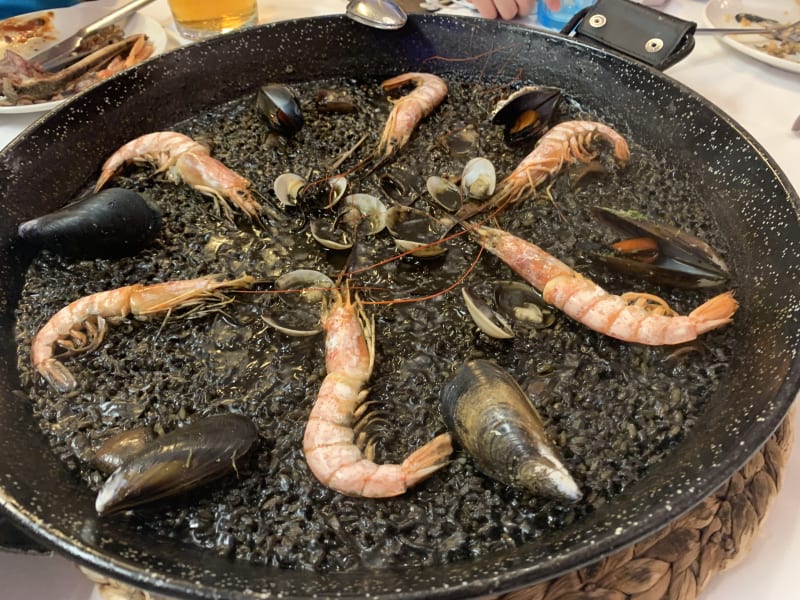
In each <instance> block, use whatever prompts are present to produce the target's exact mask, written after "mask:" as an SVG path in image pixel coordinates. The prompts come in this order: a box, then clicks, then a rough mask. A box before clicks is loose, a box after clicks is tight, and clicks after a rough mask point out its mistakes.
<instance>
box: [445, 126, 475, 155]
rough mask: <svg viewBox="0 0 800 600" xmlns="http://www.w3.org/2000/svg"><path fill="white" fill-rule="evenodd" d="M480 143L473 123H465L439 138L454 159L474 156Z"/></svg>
mask: <svg viewBox="0 0 800 600" xmlns="http://www.w3.org/2000/svg"><path fill="white" fill-rule="evenodd" d="M480 141H481V134H480V132H479V131H478V128H477V127H476V126H475V124H474V123H467V124H465V125H464V126H463V127H461V128H459V129H456V130H454V131H451V132H449V133H447V134H445V135H444V136H442V138H441V143H442V144H443V145H444V146H445V147H446V148H447V150H448V152H449V153H450V156H452V157H454V158H466V157H467V156H470V155H474V154H475V153H476V152H477V151H478V148H479V147H480Z"/></svg>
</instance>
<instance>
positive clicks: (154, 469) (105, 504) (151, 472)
mask: <svg viewBox="0 0 800 600" xmlns="http://www.w3.org/2000/svg"><path fill="white" fill-rule="evenodd" d="M257 438H258V432H257V430H256V427H255V425H254V424H253V421H252V420H250V419H248V418H247V417H244V416H241V415H235V414H226V415H217V416H213V417H205V418H202V419H200V420H198V421H195V422H194V423H192V424H191V425H187V426H186V427H183V428H181V429H176V430H175V431H172V432H170V433H168V434H166V435H162V436H160V437H157V438H155V439H154V440H152V441H151V442H148V443H147V444H146V445H145V446H144V447H143V448H141V449H140V450H139V451H138V452H136V453H135V454H134V455H133V456H131V457H130V458H129V459H128V460H126V461H125V462H124V463H123V464H122V465H121V466H120V467H119V468H117V469H116V470H115V471H114V472H113V473H112V474H111V475H110V476H109V478H108V479H107V480H106V482H105V484H104V485H103V487H102V488H101V489H100V492H99V493H98V494H97V499H96V501H95V509H96V510H97V512H98V514H100V515H107V514H111V513H115V512H119V511H121V510H125V509H129V508H134V507H137V506H140V505H142V504H147V503H150V502H153V501H155V500H160V499H162V498H167V497H171V496H175V495H177V494H182V493H184V492H187V491H189V490H192V489H195V488H197V487H199V486H201V485H204V484H206V483H208V482H210V481H213V480H215V479H219V478H220V477H223V476H224V475H227V474H229V473H233V472H235V471H236V469H237V465H236V461H237V460H238V459H239V458H241V457H242V456H244V455H245V454H246V453H247V452H248V451H249V450H250V448H251V447H252V446H253V445H254V444H255V442H256V439H257Z"/></svg>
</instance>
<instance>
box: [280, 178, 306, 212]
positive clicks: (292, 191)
mask: <svg viewBox="0 0 800 600" xmlns="http://www.w3.org/2000/svg"><path fill="white" fill-rule="evenodd" d="M307 184H308V181H307V180H306V178H305V177H301V176H300V175H297V174H295V173H281V174H280V175H278V176H277V177H276V178H275V182H274V183H273V184H272V190H273V191H274V192H275V196H277V198H278V202H280V203H281V206H297V199H298V198H299V197H300V193H301V192H302V191H303V188H305V187H306V185H307Z"/></svg>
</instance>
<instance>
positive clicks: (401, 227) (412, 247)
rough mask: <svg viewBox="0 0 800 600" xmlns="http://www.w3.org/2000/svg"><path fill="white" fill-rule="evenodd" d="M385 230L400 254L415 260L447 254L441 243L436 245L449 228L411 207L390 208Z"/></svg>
mask: <svg viewBox="0 0 800 600" xmlns="http://www.w3.org/2000/svg"><path fill="white" fill-rule="evenodd" d="M386 229H387V230H388V231H389V233H390V234H391V236H392V239H394V243H395V246H397V249H398V250H400V251H401V252H408V253H409V254H411V255H412V256H416V257H417V258H434V257H436V256H440V255H442V254H444V253H445V252H447V247H446V246H445V245H444V244H443V243H436V242H437V241H438V240H440V239H442V237H443V236H445V235H446V234H447V232H448V231H449V229H450V226H449V225H448V223H447V222H445V221H443V220H442V219H437V218H435V217H433V216H431V215H429V214H428V213H427V212H425V211H423V210H419V209H416V208H413V207H411V206H392V207H391V208H390V209H389V210H388V213H387V215H386Z"/></svg>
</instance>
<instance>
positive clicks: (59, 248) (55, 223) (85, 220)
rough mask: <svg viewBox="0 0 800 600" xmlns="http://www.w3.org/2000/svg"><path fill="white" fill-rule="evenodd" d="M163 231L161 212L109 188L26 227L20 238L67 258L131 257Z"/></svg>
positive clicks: (128, 192) (136, 196) (129, 192)
mask: <svg viewBox="0 0 800 600" xmlns="http://www.w3.org/2000/svg"><path fill="white" fill-rule="evenodd" d="M160 230H161V212H160V211H159V210H158V209H157V208H156V207H155V206H153V205H152V204H151V203H150V202H148V201H147V200H145V199H144V198H143V197H142V195H141V194H139V193H137V192H134V191H133V190H127V189H124V188H107V189H104V190H101V191H100V192H98V193H96V194H92V195H90V196H87V197H85V198H82V199H80V200H78V201H77V202H74V203H72V204H70V205H68V206H66V207H64V208H62V209H60V210H57V211H55V212H52V213H49V214H47V215H44V216H42V217H38V218H36V219H32V220H30V221H26V222H25V223H23V224H22V225H20V226H19V228H18V234H19V237H20V238H22V239H23V240H26V241H28V242H30V243H33V244H36V245H38V246H40V247H44V248H47V249H48V250H51V251H53V252H56V253H58V254H62V255H64V256H74V257H79V258H117V257H121V256H133V255H134V254H136V253H137V252H139V251H140V250H142V249H143V248H145V247H146V246H148V245H149V244H150V243H151V242H152V241H153V240H154V239H155V238H156V236H157V235H158V232H159V231H160Z"/></svg>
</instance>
